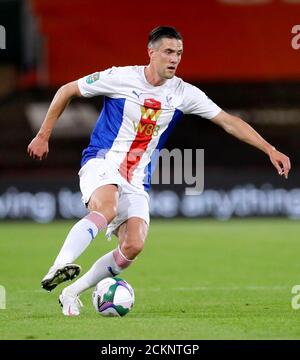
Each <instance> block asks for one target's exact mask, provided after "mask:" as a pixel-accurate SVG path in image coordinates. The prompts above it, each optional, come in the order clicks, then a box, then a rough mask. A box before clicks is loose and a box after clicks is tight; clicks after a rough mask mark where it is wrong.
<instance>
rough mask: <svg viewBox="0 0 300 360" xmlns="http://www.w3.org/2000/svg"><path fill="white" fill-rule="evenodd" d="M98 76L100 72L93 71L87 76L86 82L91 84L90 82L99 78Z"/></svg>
mask: <svg viewBox="0 0 300 360" xmlns="http://www.w3.org/2000/svg"><path fill="white" fill-rule="evenodd" d="M99 78H100V73H99V72H95V73H93V74H91V75H89V76H87V78H86V82H87V83H88V84H92V83H94V82H95V81H97V80H99Z"/></svg>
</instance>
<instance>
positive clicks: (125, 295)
mask: <svg viewBox="0 0 300 360" xmlns="http://www.w3.org/2000/svg"><path fill="white" fill-rule="evenodd" d="M92 298H93V304H94V307H95V309H96V311H97V312H98V313H99V314H101V315H103V316H125V315H126V314H127V313H129V311H130V310H131V309H132V306H133V304H134V291H133V288H132V287H131V286H130V285H129V284H128V282H127V281H125V280H124V279H121V278H118V277H114V278H105V279H103V280H101V281H99V282H98V284H97V285H96V288H95V290H94V291H93V295H92Z"/></svg>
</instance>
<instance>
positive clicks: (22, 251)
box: [0, 219, 300, 340]
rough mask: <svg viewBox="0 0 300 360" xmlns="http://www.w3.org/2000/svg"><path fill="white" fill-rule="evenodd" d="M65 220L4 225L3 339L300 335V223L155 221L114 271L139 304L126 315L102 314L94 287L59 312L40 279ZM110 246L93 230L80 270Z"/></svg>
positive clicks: (0, 236) (0, 273) (0, 241)
mask: <svg viewBox="0 0 300 360" xmlns="http://www.w3.org/2000/svg"><path fill="white" fill-rule="evenodd" d="M71 226H72V223H71V222H54V223H52V224H47V225H42V224H33V223H29V222H27V223H26V222H13V223H5V222H2V223H1V226H0V254H1V261H0V284H1V285H2V286H4V287H5V289H6V309H2V310H0V339H106V340H107V339H149V340H150V339H160V340H161V339H180V340H184V339H299V338H300V309H299V310H298V311H297V310H293V309H292V307H291V299H292V296H293V295H292V293H291V289H292V287H293V286H294V285H296V284H300V238H299V233H300V224H299V222H298V221H288V220H279V219H263V220H262V219H259V220H255V219H249V220H231V221H228V222H217V221H213V220H201V219H199V220H163V221H154V220H153V221H152V223H151V226H150V232H149V236H148V239H147V242H146V246H145V249H144V252H143V253H142V254H140V256H139V257H138V259H137V260H136V262H135V264H134V265H132V266H131V267H130V268H128V269H127V270H126V272H124V273H123V274H122V276H121V277H123V278H124V279H126V280H127V281H128V282H129V283H130V284H131V285H132V286H133V287H134V290H135V295H136V302H135V305H134V307H133V309H132V311H131V312H130V313H129V314H128V315H127V316H125V317H124V318H103V317H101V316H100V315H98V314H97V313H96V312H95V310H94V308H93V307H92V301H91V292H92V290H88V291H87V292H86V293H84V294H83V295H82V296H81V299H82V301H83V303H84V307H83V309H82V312H81V315H80V316H79V317H75V318H66V317H64V316H63V315H62V313H61V308H60V307H59V305H58V300H57V298H58V295H59V293H60V290H61V289H62V286H60V287H58V288H56V289H55V290H54V291H53V292H52V293H47V292H46V291H44V290H42V289H41V288H40V280H41V278H42V277H43V276H44V274H45V273H46V271H47V270H48V267H49V266H50V265H51V262H52V261H53V259H54V258H55V256H56V254H57V253H58V250H59V249H60V246H61V244H62V242H63V240H64V237H65V236H66V234H67V232H68V230H69V229H70V227H71ZM115 246H116V239H114V240H113V241H112V242H108V241H106V239H105V237H104V235H103V234H100V235H98V237H97V238H96V239H95V240H94V242H93V243H92V244H91V246H90V247H89V248H88V250H87V251H86V252H85V253H84V254H83V255H82V256H81V257H80V258H79V259H78V261H77V262H78V263H79V264H81V265H82V267H83V271H86V270H87V269H88V268H89V267H90V266H91V265H92V263H93V262H94V261H95V260H96V259H97V258H99V257H100V256H101V255H102V254H104V253H106V252H108V251H109V250H111V249H112V248H113V247H115Z"/></svg>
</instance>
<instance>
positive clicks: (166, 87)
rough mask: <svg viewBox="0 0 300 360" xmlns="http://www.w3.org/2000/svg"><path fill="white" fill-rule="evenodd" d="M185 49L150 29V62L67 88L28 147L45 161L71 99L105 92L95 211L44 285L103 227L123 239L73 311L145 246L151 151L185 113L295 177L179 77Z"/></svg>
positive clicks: (84, 165)
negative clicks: (252, 148) (215, 127)
mask: <svg viewBox="0 0 300 360" xmlns="http://www.w3.org/2000/svg"><path fill="white" fill-rule="evenodd" d="M182 53H183V40H182V36H181V34H180V33H179V32H177V31H176V29H175V28H173V27H168V26H161V27H158V28H155V29H154V30H152V31H151V33H150V35H149V42H148V54H149V58H150V62H149V65H148V66H126V67H112V68H110V69H107V70H104V71H100V72H95V73H94V74H92V75H89V76H86V77H83V78H81V79H79V80H78V81H73V82H70V83H68V84H66V85H64V86H62V87H61V88H60V89H59V90H58V91H57V93H56V95H55V97H54V99H53V100H52V103H51V105H50V107H49V110H48V112H47V114H46V117H45V120H44V122H43V124H42V126H41V128H40V130H39V132H38V133H37V135H36V136H35V138H34V139H33V140H32V141H31V143H30V144H29V146H28V153H29V155H30V156H31V157H33V158H35V159H39V160H42V159H44V158H45V157H46V156H47V154H48V151H49V147H48V142H49V138H50V135H51V132H52V129H53V127H54V125H55V123H56V122H57V120H58V118H59V116H60V115H61V113H62V112H63V111H64V109H65V107H66V106H67V104H68V103H69V102H70V101H71V99H72V98H74V97H77V96H84V97H92V96H97V95H103V96H104V105H103V109H102V112H101V114H100V116H99V118H98V121H97V123H96V126H95V128H94V130H93V132H92V135H91V139H90V144H89V146H88V147H87V148H86V149H85V150H84V151H83V156H82V162H81V169H80V171H79V178H80V189H81V192H82V200H83V202H84V203H85V204H86V206H87V208H88V210H89V213H88V215H86V216H85V217H84V218H83V219H81V220H80V221H78V222H77V223H76V224H75V225H74V226H73V227H72V229H71V230H70V232H69V234H68V235H67V238H66V240H65V242H64V244H63V246H62V248H61V250H60V252H59V254H58V256H57V258H56V260H55V262H54V264H53V266H52V267H51V268H50V269H49V272H48V273H47V274H46V276H45V277H44V278H43V280H42V287H43V288H44V289H46V290H48V291H51V290H52V289H54V288H55V287H56V286H57V285H58V284H60V283H61V282H63V281H65V280H69V279H73V278H74V277H76V276H77V275H78V274H79V272H80V266H79V265H77V264H74V261H75V259H76V258H78V257H79V255H80V254H81V253H82V252H83V251H84V250H85V249H86V248H87V246H88V245H89V244H90V242H91V241H92V240H93V239H94V238H95V237H96V235H97V234H98V233H99V232H100V231H104V230H105V229H106V235H107V236H108V237H110V236H111V235H112V234H115V235H116V236H117V237H118V240H119V245H118V247H117V248H116V249H114V250H112V251H111V252H109V253H108V254H105V255H104V256H102V257H101V258H100V259H98V260H97V261H96V262H95V264H94V265H93V266H92V267H91V269H90V270H89V271H88V272H87V273H85V274H84V275H83V276H82V277H80V278H79V279H77V280H76V281H75V282H74V283H72V284H71V285H70V286H67V287H66V288H65V289H64V290H63V291H62V293H61V294H60V296H59V300H60V303H61V305H62V310H63V314H64V315H66V316H73V315H79V313H80V307H81V305H82V304H81V302H80V300H79V295H80V294H81V293H82V292H83V291H85V290H87V289H89V288H90V287H92V286H94V285H95V284H96V283H98V282H99V281H100V280H101V279H103V278H105V277H109V276H115V275H117V274H119V273H120V272H121V271H123V270H124V269H126V268H127V267H128V266H130V265H131V264H132V263H133V262H134V259H135V258H136V257H137V255H138V254H139V253H140V252H141V251H142V250H143V247H144V242H145V239H146V236H147V231H148V226H149V196H148V194H147V190H148V188H149V178H150V171H151V169H150V167H151V166H150V165H151V155H152V154H153V153H154V150H155V149H161V148H162V146H163V144H164V142H165V140H166V138H167V136H168V135H169V133H170V131H171V130H172V129H173V127H174V125H175V124H176V122H177V121H178V119H179V118H180V117H181V116H182V115H183V114H196V115H199V116H201V117H203V118H206V119H209V120H211V121H212V122H214V123H215V124H217V125H219V126H221V127H222V128H223V129H224V130H225V131H227V132H228V133H230V134H231V135H233V136H235V137H236V138H238V139H240V140H242V141H244V142H246V143H248V144H250V145H253V146H255V147H256V148H258V149H259V150H261V151H263V152H264V153H266V154H267V155H268V157H269V159H270V161H271V162H272V164H273V165H274V166H275V168H276V170H277V172H278V173H279V175H284V176H285V178H287V177H288V173H289V171H290V168H291V165H290V160H289V158H288V157H287V156H286V155H284V154H282V153H281V152H279V151H278V150H276V149H275V147H274V146H272V145H271V144H269V143H268V142H267V141H266V140H264V139H263V138H262V137H261V136H260V135H259V134H258V133H257V132H256V131H255V130H254V129H253V128H252V127H251V126H250V125H248V124H247V123H246V122H244V121H243V120H242V119H240V118H238V117H236V116H233V115H230V114H228V113H226V112H225V111H223V110H222V109H220V107H219V106H217V105H216V104H215V103H214V102H213V101H212V100H210V99H209V98H208V97H207V96H206V94H205V93H203V92H202V91H201V90H200V89H198V88H197V87H195V86H193V85H191V84H189V83H186V82H184V81H183V80H182V79H180V78H178V77H176V76H175V73H176V70H177V67H178V65H179V63H180V60H181V57H182ZM152 170H153V169H152Z"/></svg>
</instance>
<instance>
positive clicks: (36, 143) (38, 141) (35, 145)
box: [27, 135, 49, 160]
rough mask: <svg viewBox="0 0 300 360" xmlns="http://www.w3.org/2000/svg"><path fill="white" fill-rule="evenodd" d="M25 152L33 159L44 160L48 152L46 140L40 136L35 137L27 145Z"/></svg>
mask: <svg viewBox="0 0 300 360" xmlns="http://www.w3.org/2000/svg"><path fill="white" fill-rule="evenodd" d="M27 152H28V154H29V156H30V157H32V158H33V159H37V160H43V159H46V157H47V155H48V152H49V144H48V140H47V139H45V138H43V137H42V136H40V135H37V136H36V137H35V138H34V139H33V140H32V141H31V143H30V144H29V145H28V148H27Z"/></svg>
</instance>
